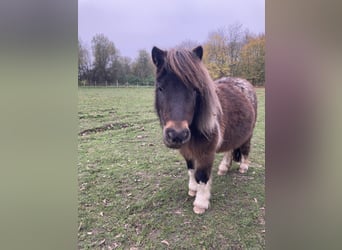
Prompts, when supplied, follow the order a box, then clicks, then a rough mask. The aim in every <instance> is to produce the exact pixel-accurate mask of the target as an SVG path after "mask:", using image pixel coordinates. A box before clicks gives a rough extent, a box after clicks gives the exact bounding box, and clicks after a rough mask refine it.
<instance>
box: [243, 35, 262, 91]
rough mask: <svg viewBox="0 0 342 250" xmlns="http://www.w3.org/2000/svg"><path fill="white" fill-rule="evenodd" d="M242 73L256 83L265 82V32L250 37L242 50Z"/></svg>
mask: <svg viewBox="0 0 342 250" xmlns="http://www.w3.org/2000/svg"><path fill="white" fill-rule="evenodd" d="M241 75H242V77H244V78H246V79H247V80H249V81H251V82H252V83H253V84H254V85H263V84H264V82H265V34H261V35H259V36H257V37H255V38H249V41H248V43H247V44H245V45H244V46H243V48H242V50H241Z"/></svg>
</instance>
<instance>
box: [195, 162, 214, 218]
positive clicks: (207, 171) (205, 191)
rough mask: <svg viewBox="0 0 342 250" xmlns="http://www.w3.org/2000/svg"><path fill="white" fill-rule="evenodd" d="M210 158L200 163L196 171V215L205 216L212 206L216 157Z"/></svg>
mask: <svg viewBox="0 0 342 250" xmlns="http://www.w3.org/2000/svg"><path fill="white" fill-rule="evenodd" d="M208 158H209V159H208ZM208 158H207V159H205V162H199V163H198V165H197V166H196V169H195V180H196V183H197V193H196V198H195V201H194V204H193V205H194V208H193V210H194V212H195V213H196V214H203V213H204V212H205V210H207V209H208V208H209V204H210V201H209V200H210V189H211V168H212V164H213V161H214V156H210V157H208Z"/></svg>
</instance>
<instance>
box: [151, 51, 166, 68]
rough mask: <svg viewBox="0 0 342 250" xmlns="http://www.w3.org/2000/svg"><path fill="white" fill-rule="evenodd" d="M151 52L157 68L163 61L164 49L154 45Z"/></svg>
mask: <svg viewBox="0 0 342 250" xmlns="http://www.w3.org/2000/svg"><path fill="white" fill-rule="evenodd" d="M151 54H152V61H153V63H154V65H156V67H157V68H159V67H161V66H162V65H163V64H164V61H165V56H166V51H164V50H161V49H159V48H157V47H155V46H154V47H153V48H152V53H151Z"/></svg>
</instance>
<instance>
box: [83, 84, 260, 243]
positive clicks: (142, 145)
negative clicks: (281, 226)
mask: <svg viewBox="0 0 342 250" xmlns="http://www.w3.org/2000/svg"><path fill="white" fill-rule="evenodd" d="M78 93H79V112H78V114H79V122H80V124H79V129H80V132H81V131H84V130H86V129H93V130H88V132H87V133H84V134H82V135H81V134H80V135H79V136H78V140H79V143H78V151H79V161H78V162H79V163H78V178H79V182H78V183H79V207H78V211H79V230H78V242H79V243H78V245H79V246H78V247H79V248H80V249H130V248H132V249H228V248H231V249H247V248H255V249H262V248H265V238H264V234H265V222H264V216H265V215H264V207H265V195H264V183H265V173H264V172H265V161H264V154H265V146H264V138H265V133H264V131H265V123H264V120H265V117H264V114H265V110H264V100H265V91H264V89H257V94H258V100H259V109H258V122H257V125H256V128H255V132H254V136H253V139H252V151H251V153H250V161H251V165H250V168H249V171H248V173H247V174H240V173H239V172H238V171H237V167H238V166H237V165H236V164H235V163H234V164H233V166H234V168H233V169H232V171H231V172H229V173H228V175H226V176H217V174H216V172H217V166H218V164H219V162H220V160H221V159H222V155H221V154H218V155H217V156H216V159H215V166H214V170H213V185H212V198H211V206H210V208H209V209H208V210H207V211H206V213H205V214H203V215H196V214H194V213H193V211H192V203H193V198H191V197H189V196H188V195H187V191H188V190H187V185H188V176H187V170H186V165H185V162H184V161H183V159H182V157H181V156H180V155H179V153H178V152H177V151H176V150H171V149H168V148H166V147H165V146H164V144H163V142H162V133H161V128H160V126H159V121H158V119H157V117H156V114H155V112H154V107H153V98H154V96H153V94H154V93H153V89H152V88H118V89H116V88H114V89H113V88H108V89H106V88H96V89H91V88H89V89H87V88H80V89H79V92H78ZM94 128H97V129H95V130H94Z"/></svg>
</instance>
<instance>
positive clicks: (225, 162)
mask: <svg viewBox="0 0 342 250" xmlns="http://www.w3.org/2000/svg"><path fill="white" fill-rule="evenodd" d="M231 165H232V151H228V152H226V153H225V154H224V156H223V159H222V161H221V163H220V165H219V168H218V172H217V174H218V175H225V174H226V173H227V172H228V170H229V167H230V166H231Z"/></svg>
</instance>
